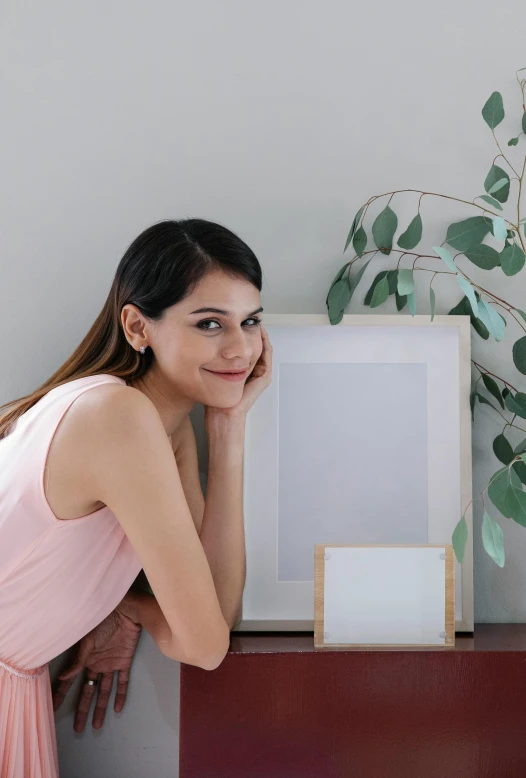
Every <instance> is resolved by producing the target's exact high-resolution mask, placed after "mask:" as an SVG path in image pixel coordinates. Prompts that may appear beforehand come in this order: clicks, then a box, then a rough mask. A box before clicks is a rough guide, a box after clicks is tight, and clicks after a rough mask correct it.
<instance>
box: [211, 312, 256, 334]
mask: <svg viewBox="0 0 526 778" xmlns="http://www.w3.org/2000/svg"><path fill="white" fill-rule="evenodd" d="M247 321H252V322H254V324H250V325H249V327H259V325H260V324H261V319H258V317H257V316H251V317H250V319H245V322H247ZM206 324H219V322H218V321H217V320H216V319H203V321H200V322H199V323H198V324H197V325H196V326H197V327H199V329H200V330H205V331H208V332H212V330H215V329H217V327H206V326H204V325H206ZM219 326H221V325H219Z"/></svg>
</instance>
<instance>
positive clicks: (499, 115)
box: [482, 92, 504, 130]
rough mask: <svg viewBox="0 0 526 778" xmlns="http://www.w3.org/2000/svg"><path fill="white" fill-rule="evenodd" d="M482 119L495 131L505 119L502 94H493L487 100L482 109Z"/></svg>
mask: <svg viewBox="0 0 526 778" xmlns="http://www.w3.org/2000/svg"><path fill="white" fill-rule="evenodd" d="M482 118H483V119H484V121H485V122H486V124H487V125H488V127H489V128H490V130H494V129H495V127H497V126H498V125H499V124H500V123H501V121H502V120H503V119H504V105H503V102H502V95H501V93H500V92H493V94H491V95H490V97H489V98H488V99H487V100H486V102H485V104H484V107H483V109H482Z"/></svg>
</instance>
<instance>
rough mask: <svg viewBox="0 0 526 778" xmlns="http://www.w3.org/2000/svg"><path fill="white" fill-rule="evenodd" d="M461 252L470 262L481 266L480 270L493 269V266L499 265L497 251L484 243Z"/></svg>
mask: <svg viewBox="0 0 526 778" xmlns="http://www.w3.org/2000/svg"><path fill="white" fill-rule="evenodd" d="M463 253H464V256H465V257H467V258H468V259H469V261H470V262H473V264H474V265H476V266H477V267H480V268H482V270H493V268H494V267H498V265H500V258H501V255H500V254H499V252H498V251H496V249H494V248H492V247H491V246H486V244H485V243H481V244H480V246H473V248H470V249H466V251H464V252H463Z"/></svg>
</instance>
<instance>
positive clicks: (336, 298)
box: [327, 278, 351, 323]
mask: <svg viewBox="0 0 526 778" xmlns="http://www.w3.org/2000/svg"><path fill="white" fill-rule="evenodd" d="M350 299H351V289H350V286H349V281H348V280H347V278H341V279H340V280H339V281H336V283H335V284H334V285H333V286H332V287H331V289H330V290H329V294H328V297H327V307H328V309H329V318H330V319H331V323H332V322H333V320H334V319H339V320H340V321H341V314H343V311H344V310H345V308H346V306H347V304H348V303H349V300H350Z"/></svg>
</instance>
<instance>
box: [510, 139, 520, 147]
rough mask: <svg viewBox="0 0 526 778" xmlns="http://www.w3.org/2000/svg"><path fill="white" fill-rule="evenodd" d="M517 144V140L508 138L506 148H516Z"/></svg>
mask: <svg viewBox="0 0 526 778" xmlns="http://www.w3.org/2000/svg"><path fill="white" fill-rule="evenodd" d="M518 142H519V139H518V138H510V139H509V141H508V146H516V145H517V143H518Z"/></svg>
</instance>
